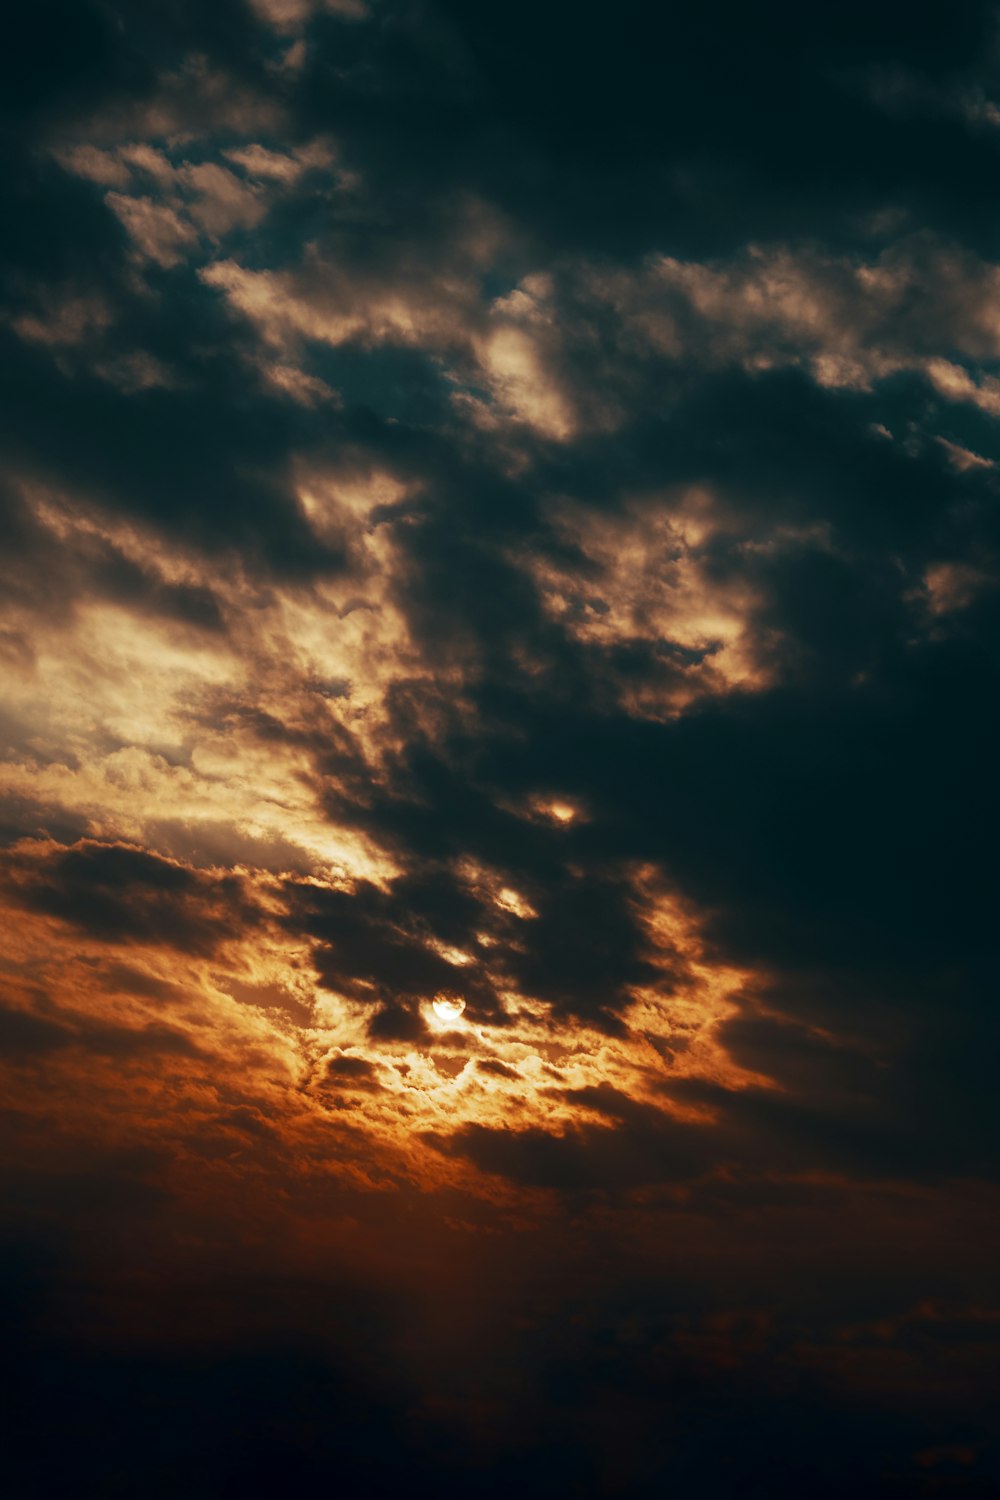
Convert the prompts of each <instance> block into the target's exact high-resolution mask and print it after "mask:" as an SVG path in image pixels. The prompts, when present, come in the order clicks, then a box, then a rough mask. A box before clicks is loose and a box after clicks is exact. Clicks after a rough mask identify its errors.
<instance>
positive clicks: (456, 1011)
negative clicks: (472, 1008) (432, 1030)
mask: <svg viewBox="0 0 1000 1500" xmlns="http://www.w3.org/2000/svg"><path fill="white" fill-rule="evenodd" d="M431 1009H432V1010H433V1011H434V1014H435V1015H436V1016H437V1018H438V1020H439V1021H457V1020H458V1018H459V1016H460V1015H461V1014H462V1012H463V1010H464V1009H465V1001H464V1000H463V999H462V997H461V996H460V995H438V996H437V998H436V999H435V1000H432V1001H431Z"/></svg>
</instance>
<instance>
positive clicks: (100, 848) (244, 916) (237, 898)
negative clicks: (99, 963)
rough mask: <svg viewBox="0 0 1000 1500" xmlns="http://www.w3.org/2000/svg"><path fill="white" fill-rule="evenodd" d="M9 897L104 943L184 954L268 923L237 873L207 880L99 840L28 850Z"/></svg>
mask: <svg viewBox="0 0 1000 1500" xmlns="http://www.w3.org/2000/svg"><path fill="white" fill-rule="evenodd" d="M8 897H9V898H10V897H12V898H13V899H14V901H16V902H17V904H18V905H21V906H23V907H26V908H27V909H28V910H30V911H35V912H42V913H44V914H45V915H46V916H52V917H57V918H59V919H60V921H63V922H66V923H68V924H70V926H72V927H74V928H76V929H77V930H78V931H80V932H82V933H85V934H86V935H87V936H88V937H91V938H94V939H96V940H97V941H98V942H102V943H110V944H118V943H121V944H126V945H128V944H138V943H141V944H151V945H158V944H162V945H164V946H165V947H168V948H176V949H178V950H179V951H180V952H183V953H196V954H208V953H212V952H214V951H215V950H216V949H217V948H218V947H220V946H221V945H222V944H223V943H225V942H226V941H227V940H228V939H231V938H233V937H236V936H240V935H242V934H243V933H244V932H245V931H246V930H247V929H248V928H252V927H254V926H255V925H257V924H259V922H260V920H261V912H260V908H259V907H258V905H257V903H256V902H255V901H254V900H253V897H252V896H251V894H250V893H249V892H248V890H247V888H246V885H245V883H244V881H243V880H241V879H240V877H239V876H237V875H229V874H227V875H211V874H206V873H204V872H202V871H199V870H193V869H190V868H188V867H186V866H184V865H180V864H177V863H174V862H172V861H169V860H166V859H161V858H160V857H159V856H158V855H154V854H149V853H147V852H146V851H145V850H143V849H136V848H130V847H128V846H125V845H121V844H99V843H96V842H94V841H93V840H81V842H80V843H79V844H76V845H75V846H73V847H72V848H69V849H65V848H60V847H59V846H49V847H47V848H45V847H43V848H42V849H41V850H40V851H39V850H34V849H32V848H31V846H30V845H29V846H22V852H21V858H20V859H19V861H18V863H17V865H16V866H15V868H14V872H13V880H12V881H11V882H10V885H9V887H8Z"/></svg>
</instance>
